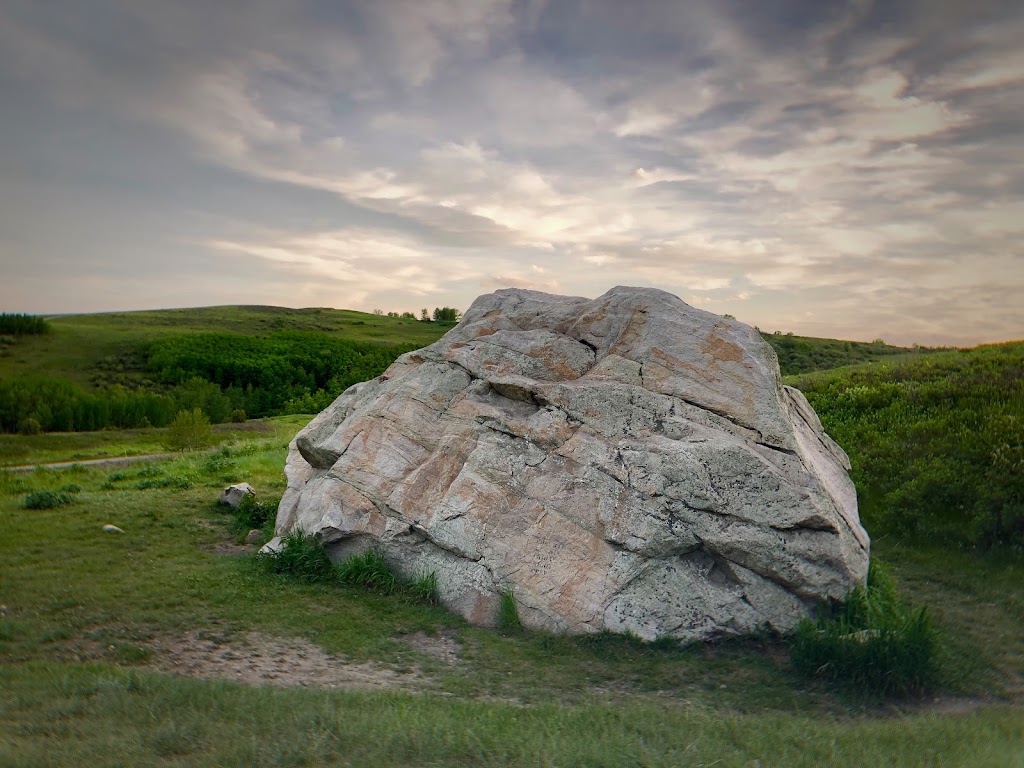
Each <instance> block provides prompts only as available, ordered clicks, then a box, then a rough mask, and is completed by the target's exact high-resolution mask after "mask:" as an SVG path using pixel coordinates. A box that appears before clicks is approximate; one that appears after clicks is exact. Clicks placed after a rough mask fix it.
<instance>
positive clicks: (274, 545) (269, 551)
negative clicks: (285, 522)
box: [259, 536, 284, 555]
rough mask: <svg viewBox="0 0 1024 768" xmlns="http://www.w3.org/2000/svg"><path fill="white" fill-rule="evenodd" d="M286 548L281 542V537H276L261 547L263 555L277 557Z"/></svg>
mask: <svg viewBox="0 0 1024 768" xmlns="http://www.w3.org/2000/svg"><path fill="white" fill-rule="evenodd" d="M283 548H284V544H283V543H282V541H281V537H280V536H275V537H274V538H272V539H271V540H270V541H268V542H267V543H266V544H264V545H263V546H262V547H260V552H259V553H260V554H261V555H276V554H277V553H278V552H280V551H281V550H282V549H283Z"/></svg>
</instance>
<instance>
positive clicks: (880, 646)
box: [791, 560, 936, 695]
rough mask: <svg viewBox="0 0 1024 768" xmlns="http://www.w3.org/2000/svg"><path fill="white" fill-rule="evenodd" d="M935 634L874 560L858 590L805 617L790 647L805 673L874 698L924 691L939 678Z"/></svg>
mask: <svg viewBox="0 0 1024 768" xmlns="http://www.w3.org/2000/svg"><path fill="white" fill-rule="evenodd" d="M935 643H936V637H935V630H934V628H933V626H932V623H931V620H930V618H929V616H928V613H927V610H926V609H925V608H924V607H921V608H917V609H911V608H909V607H907V606H906V605H905V604H904V603H903V601H902V600H901V599H900V597H899V595H898V594H897V593H896V583H895V581H893V579H892V577H891V576H890V575H889V573H888V571H887V570H886V568H885V567H884V566H883V565H881V564H880V563H878V562H877V561H875V560H872V561H871V565H870V566H869V570H868V581H867V584H866V585H865V586H858V587H855V588H854V589H853V590H851V591H850V593H849V594H848V595H847V596H846V599H845V600H843V601H842V602H841V603H839V604H837V605H834V606H831V607H829V606H822V608H821V610H820V611H819V615H818V617H817V619H814V620H812V619H804V620H803V621H802V622H801V623H800V625H799V627H798V628H797V632H796V635H795V637H794V638H793V644H792V649H791V659H792V662H793V666H794V667H795V669H796V670H797V672H798V673H800V674H801V675H803V676H805V677H808V678H817V679H820V680H826V681H829V682H835V683H840V684H845V685H848V686H850V687H852V688H854V689H857V690H861V691H864V692H867V693H870V694H880V695H888V694H907V693H920V692H922V691H924V690H925V689H927V688H928V687H929V686H930V685H931V684H932V683H933V682H934V677H935V663H934V651H935Z"/></svg>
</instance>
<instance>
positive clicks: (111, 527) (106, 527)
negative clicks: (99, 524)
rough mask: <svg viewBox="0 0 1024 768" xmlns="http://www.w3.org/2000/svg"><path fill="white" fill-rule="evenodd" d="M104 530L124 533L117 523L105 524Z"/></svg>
mask: <svg viewBox="0 0 1024 768" xmlns="http://www.w3.org/2000/svg"><path fill="white" fill-rule="evenodd" d="M103 530H104V531H105V532H106V533H124V531H122V530H121V529H120V528H118V527H117V526H116V525H110V524H109V523H108V524H107V525H104V526H103Z"/></svg>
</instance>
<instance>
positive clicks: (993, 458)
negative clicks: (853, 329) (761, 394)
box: [789, 342, 1024, 551]
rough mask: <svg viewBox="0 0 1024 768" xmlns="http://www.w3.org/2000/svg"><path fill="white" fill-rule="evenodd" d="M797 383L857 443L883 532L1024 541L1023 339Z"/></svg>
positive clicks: (867, 517)
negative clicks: (1021, 341) (1021, 340)
mask: <svg viewBox="0 0 1024 768" xmlns="http://www.w3.org/2000/svg"><path fill="white" fill-rule="evenodd" d="M789 383H791V384H793V385H795V386H797V387H798V388H799V389H801V390H802V391H803V392H804V393H805V394H806V395H807V398H808V400H809V401H810V402H811V405H813V406H814V408H815V410H816V411H817V412H818V415H819V416H820V417H821V421H822V423H823V425H824V426H825V429H826V431H827V432H828V433H829V434H830V435H831V436H832V437H833V438H835V440H836V441H837V442H838V443H839V444H840V445H841V446H843V448H845V449H846V451H847V452H848V453H849V455H850V459H851V462H852V464H853V473H852V474H853V479H854V482H855V483H856V485H857V490H858V494H859V498H860V510H861V517H862V518H863V520H864V522H865V524H866V526H867V527H868V530H869V531H871V533H872V534H873V535H875V536H878V535H880V534H892V535H895V536H900V537H909V538H913V539H924V540H930V541H934V542H938V543H942V544H946V545H953V546H956V547H960V548H973V547H986V548H988V547H993V546H1007V547H1012V548H1016V549H1017V550H1018V551H1022V550H1024V343H1019V342H1018V343H1009V344H997V345H991V346H982V347H977V348H976V349H971V350H962V351H947V352H942V353H940V354H934V355H927V356H920V357H917V358H895V359H894V360H893V362H887V363H873V364H862V365H858V366H853V367H848V368H841V369H838V370H833V371H822V372H818V373H810V374H805V375H802V376H795V377H791V378H790V379H789Z"/></svg>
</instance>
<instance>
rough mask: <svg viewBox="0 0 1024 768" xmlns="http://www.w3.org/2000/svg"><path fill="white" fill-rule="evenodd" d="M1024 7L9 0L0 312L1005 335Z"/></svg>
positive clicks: (1014, 239)
mask: <svg viewBox="0 0 1024 768" xmlns="http://www.w3.org/2000/svg"><path fill="white" fill-rule="evenodd" d="M1021 40H1024V3H1021V2H1020V0H1010V1H1007V2H1000V1H999V0H991V1H989V0H978V1H977V2H965V1H964V0H927V1H926V0H921V1H920V2H916V1H910V0H885V1H884V2H883V1H881V0H879V1H878V2H872V0H853V1H852V2H836V1H833V0H759V1H758V2H752V1H751V0H742V1H741V0H692V1H690V0H679V1H677V2H670V1H669V0H662V1H660V2H651V1H649V0H629V1H628V2H626V0H593V1H591V0H564V1H560V0H359V1H351V2H343V1H341V0H308V1H305V0H274V1H273V2H271V1H269V0H248V1H247V2H234V1H233V0H218V2H209V1H208V0H202V1H201V2H200V1H196V0H176V1H175V2H168V1H167V0H90V2H88V3H85V2H81V0H48V1H47V2H39V1H38V0H0V311H7V312H32V313H44V314H47V313H64V312H95V311H105V310H127V309H153V308H166V307H193V306H209V305H220V304H273V305H278V306H290V307H308V306H324V307H337V308H345V309H358V310H363V311H372V310H374V309H381V310H384V311H385V312H387V311H399V312H402V311H411V312H414V313H416V314H417V315H419V312H420V309H421V308H424V307H426V308H429V309H431V310H432V309H433V308H434V307H437V306H452V307H456V308H459V309H462V310H465V309H466V308H468V306H469V305H470V303H471V302H472V300H473V299H474V298H475V297H476V296H478V295H480V294H483V293H488V292H491V291H493V290H497V289H499V288H508V287H522V288H532V289H536V290H541V291H546V292H550V293H559V294H566V295H576V296H588V297H596V296H599V295H600V294H602V293H604V292H605V291H606V290H608V289H609V288H611V287H613V286H616V285H639V286H653V287H657V288H661V289H664V290H666V291H669V292H671V293H673V294H675V295H677V296H679V297H680V298H682V299H683V300H684V301H686V302H687V303H689V304H692V305H694V306H697V307H700V308H702V309H706V310H709V311H712V312H716V313H719V314H722V313H729V314H731V315H734V316H735V317H737V318H738V319H740V320H743V321H745V322H747V323H750V324H751V325H757V326H759V327H760V328H762V329H763V330H766V331H775V330H781V331H783V332H786V331H792V332H795V333H797V334H802V335H811V336H826V337H833V338H846V339H859V340H868V341H870V340H873V339H876V338H883V339H885V340H886V341H887V342H889V343H897V344H905V345H909V344H914V343H918V344H925V345H938V344H943V345H949V344H954V345H973V344H977V343H982V342H994V341H1003V340H1009V339H1021V338H1024V237H1022V235H1024V162H1022V161H1024V45H1022V44H1021Z"/></svg>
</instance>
